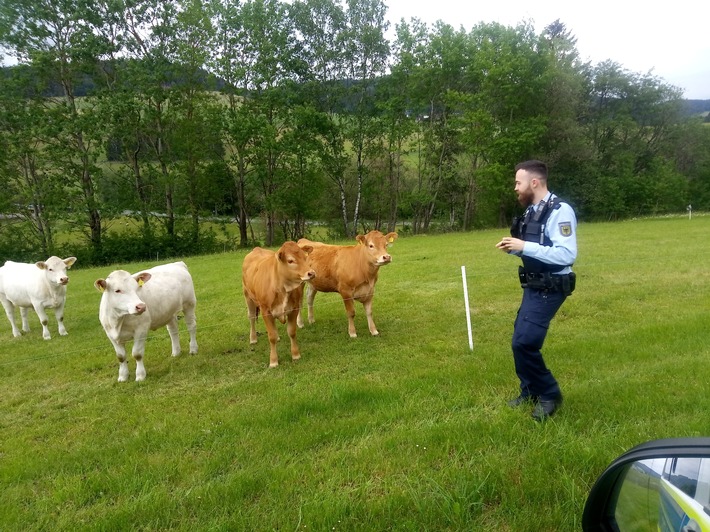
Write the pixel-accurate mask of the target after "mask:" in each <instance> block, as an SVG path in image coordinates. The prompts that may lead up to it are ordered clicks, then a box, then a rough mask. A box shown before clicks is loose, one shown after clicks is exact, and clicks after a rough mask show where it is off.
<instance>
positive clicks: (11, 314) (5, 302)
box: [0, 294, 22, 337]
mask: <svg viewBox="0 0 710 532" xmlns="http://www.w3.org/2000/svg"><path fill="white" fill-rule="evenodd" d="M0 302H2V306H3V308H4V309H5V315H6V316H7V319H8V321H9V322H10V326H11V327H12V335H13V336H15V337H17V336H22V333H21V332H20V329H18V328H17V324H16V323H15V305H13V304H12V303H11V302H10V300H9V299H7V298H6V297H5V296H4V295H2V294H0ZM20 313H22V308H20Z"/></svg>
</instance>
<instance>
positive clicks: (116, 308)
mask: <svg viewBox="0 0 710 532" xmlns="http://www.w3.org/2000/svg"><path fill="white" fill-rule="evenodd" d="M94 286H96V288H97V289H98V290H99V291H100V292H102V293H103V295H102V296H101V305H100V306H99V321H101V325H103V328H104V330H105V331H106V336H108V339H109V340H111V343H112V344H113V347H114V349H115V350H116V357H117V358H118V361H119V363H120V365H119V368H118V382H125V381H127V380H128V361H127V360H126V345H125V344H126V342H127V341H129V340H133V358H134V359H135V361H136V380H137V381H142V380H143V379H145V366H144V365H143V355H144V354H145V341H146V338H147V337H148V331H154V330H155V329H157V328H159V327H162V326H163V325H167V328H168V332H169V333H170V340H171V342H172V348H173V349H172V351H173V352H172V354H173V356H177V355H179V354H180V338H179V336H178V324H177V315H178V313H179V312H180V311H182V312H183V314H184V315H185V324H186V325H187V330H188V332H189V333H190V354H191V355H194V354H197V340H196V338H195V331H196V328H197V321H196V319H195V305H196V303H197V300H196V298H195V288H194V286H193V284H192V277H191V276H190V272H188V270H187V266H186V265H185V263H184V262H173V263H172V264H163V265H161V266H156V267H155V268H151V269H149V270H145V271H142V272H138V273H135V274H133V275H131V274H130V273H128V272H127V271H124V270H116V271H114V272H111V274H110V275H109V276H108V277H106V279H105V280H104V279H98V280H97V281H96V282H95V283H94Z"/></svg>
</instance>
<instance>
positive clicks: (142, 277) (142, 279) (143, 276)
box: [133, 272, 152, 286]
mask: <svg viewBox="0 0 710 532" xmlns="http://www.w3.org/2000/svg"><path fill="white" fill-rule="evenodd" d="M151 277H152V275H151V274H149V273H148V272H143V273H139V274H138V275H134V276H133V278H134V279H135V280H136V282H137V283H138V286H143V284H144V283H147V282H148V281H150V278H151Z"/></svg>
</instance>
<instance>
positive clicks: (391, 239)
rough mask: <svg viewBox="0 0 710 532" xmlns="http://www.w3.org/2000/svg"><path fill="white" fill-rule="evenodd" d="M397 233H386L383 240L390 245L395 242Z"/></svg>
mask: <svg viewBox="0 0 710 532" xmlns="http://www.w3.org/2000/svg"><path fill="white" fill-rule="evenodd" d="M397 236H398V235H397V233H387V234H386V235H385V238H386V239H387V244H388V245H389V244H392V243H393V242H394V241H395V240H397Z"/></svg>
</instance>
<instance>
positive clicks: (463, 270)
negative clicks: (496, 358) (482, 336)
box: [461, 266, 473, 351]
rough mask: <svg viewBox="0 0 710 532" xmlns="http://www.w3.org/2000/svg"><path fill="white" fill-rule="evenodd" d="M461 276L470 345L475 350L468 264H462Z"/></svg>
mask: <svg viewBox="0 0 710 532" xmlns="http://www.w3.org/2000/svg"><path fill="white" fill-rule="evenodd" d="M461 277H462V278H463V297H464V301H465V302H466V326H467V327H468V346H469V347H470V348H471V351H473V334H472V332H471V310H470V309H469V306H468V285H467V284H466V266H461Z"/></svg>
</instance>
